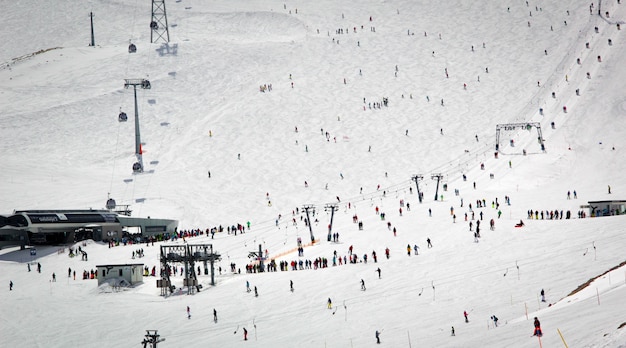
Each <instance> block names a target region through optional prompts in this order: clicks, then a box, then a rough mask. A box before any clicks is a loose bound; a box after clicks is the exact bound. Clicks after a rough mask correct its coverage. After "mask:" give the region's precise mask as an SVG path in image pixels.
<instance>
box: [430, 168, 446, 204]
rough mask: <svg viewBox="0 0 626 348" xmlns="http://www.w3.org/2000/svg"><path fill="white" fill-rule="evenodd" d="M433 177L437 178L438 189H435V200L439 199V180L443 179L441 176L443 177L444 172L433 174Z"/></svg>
mask: <svg viewBox="0 0 626 348" xmlns="http://www.w3.org/2000/svg"><path fill="white" fill-rule="evenodd" d="M430 178H431V179H433V180H434V179H437V189H435V200H437V195H439V182H440V181H441V178H443V174H439V173H438V174H432V175H431V177H430Z"/></svg>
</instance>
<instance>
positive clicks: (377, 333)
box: [376, 330, 380, 344]
mask: <svg viewBox="0 0 626 348" xmlns="http://www.w3.org/2000/svg"><path fill="white" fill-rule="evenodd" d="M376 343H378V344H380V331H378V330H376Z"/></svg>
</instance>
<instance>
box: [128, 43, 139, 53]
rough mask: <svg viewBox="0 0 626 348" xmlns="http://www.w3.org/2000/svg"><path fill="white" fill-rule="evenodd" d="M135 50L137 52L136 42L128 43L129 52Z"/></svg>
mask: <svg viewBox="0 0 626 348" xmlns="http://www.w3.org/2000/svg"><path fill="white" fill-rule="evenodd" d="M135 52H137V46H135V44H133V43H131V44H130V45H128V53H135Z"/></svg>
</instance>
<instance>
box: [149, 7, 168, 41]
mask: <svg viewBox="0 0 626 348" xmlns="http://www.w3.org/2000/svg"><path fill="white" fill-rule="evenodd" d="M159 40H163V41H165V42H166V43H168V42H170V30H169V28H168V26H167V12H165V0H152V21H150V43H155V42H157V41H159Z"/></svg>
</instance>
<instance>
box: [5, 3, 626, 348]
mask: <svg viewBox="0 0 626 348" xmlns="http://www.w3.org/2000/svg"><path fill="white" fill-rule="evenodd" d="M151 5H152V4H151V2H150V1H145V0H144V1H136V0H135V1H133V0H128V1H119V0H107V1H93V0H87V1H77V0H57V1H52V2H51V1H41V0H34V1H0V20H1V21H2V23H3V30H2V31H1V32H0V37H1V38H2V40H1V42H2V49H1V50H0V62H1V63H2V66H1V67H0V105H1V108H0V124H1V127H0V162H1V163H2V170H1V171H0V214H1V215H11V214H12V212H13V211H14V210H25V209H87V208H94V209H96V208H103V207H104V204H105V202H106V200H107V198H108V197H112V198H114V199H115V200H116V201H117V203H118V204H129V205H130V206H131V209H132V210H133V215H134V216H138V217H148V216H151V217H159V218H169V219H177V220H179V230H191V229H200V230H203V231H204V230H206V229H207V228H211V227H215V226H219V225H222V226H224V227H226V226H230V225H233V224H238V223H241V224H244V225H245V224H246V223H247V222H248V221H249V222H250V223H251V227H250V229H249V230H248V231H246V233H245V234H238V235H237V236H234V235H232V234H227V233H226V232H224V233H218V234H216V236H215V239H211V238H210V237H208V236H206V235H201V236H198V237H193V238H187V239H186V242H187V243H212V244H213V247H214V249H215V250H216V251H217V252H218V253H220V254H221V255H222V260H221V261H220V262H219V266H220V267H221V268H222V272H221V274H218V275H217V276H216V285H215V286H211V285H210V278H209V276H205V275H202V276H201V277H200V281H201V283H202V285H203V288H202V291H201V292H199V293H195V294H194V295H186V291H183V292H176V293H175V294H173V295H171V296H167V297H163V296H160V289H158V288H157V287H156V279H157V278H158V277H145V278H144V282H143V283H142V284H140V285H137V286H135V287H132V288H124V289H123V290H121V291H113V289H112V288H110V287H106V286H103V287H98V286H97V280H82V279H79V278H81V277H79V276H77V279H76V280H74V279H73V278H66V275H67V269H68V268H71V269H72V270H76V271H77V273H79V275H80V274H81V273H82V272H83V270H87V271H89V270H92V269H94V270H95V266H96V265H102V264H116V263H120V264H124V263H135V262H140V263H144V264H145V265H146V266H147V267H149V268H152V267H153V266H156V267H157V269H158V268H159V248H158V246H159V245H161V243H155V245H154V246H146V245H145V244H144V245H127V246H118V247H114V248H108V246H107V244H106V243H104V244H103V243H96V242H93V241H88V242H86V244H85V246H82V247H83V248H84V249H85V250H86V251H87V252H88V253H89V261H81V260H79V259H78V258H69V257H68V253H67V247H68V246H65V249H64V250H65V253H58V251H59V250H60V249H61V250H63V246H49V247H38V248H37V255H36V256H31V255H30V252H29V250H28V249H27V250H19V248H7V249H3V250H2V251H0V284H1V285H2V294H3V295H2V297H1V299H0V313H1V314H2V315H1V316H0V318H1V319H0V337H2V341H1V342H2V343H1V344H0V346H3V347H139V346H141V345H142V343H141V342H142V340H143V339H144V338H145V337H144V336H145V334H146V330H158V333H159V334H160V335H161V338H165V341H163V342H161V343H159V344H158V346H159V347H208V346H211V347H217V346H222V347H235V346H252V347H329V348H330V347H370V346H378V344H377V343H376V338H375V332H376V331H379V332H380V340H381V343H380V345H381V346H387V347H520V348H524V347H538V346H539V347H626V334H625V333H624V331H625V330H626V329H624V328H620V327H621V325H623V324H624V323H626V316H625V313H626V305H625V304H624V303H625V298H626V268H625V267H624V266H623V263H624V261H625V259H626V258H625V256H626V254H625V250H626V235H625V234H624V226H626V223H625V222H626V220H624V217H623V216H610V217H601V218H589V211H588V209H587V208H583V207H581V206H584V205H587V202H589V201H603V200H626V180H625V179H624V172H625V170H626V160H625V159H626V157H625V156H624V149H625V148H626V137H625V136H624V134H625V133H624V129H625V128H626V95H625V94H624V88H625V86H626V82H625V81H626V68H625V67H626V65H625V64H624V57H625V56H626V45H625V35H626V28H621V27H623V25H624V21H625V19H626V3H625V4H620V3H619V2H618V1H617V0H611V1H602V2H601V3H598V2H596V1H593V4H592V3H591V2H590V1H589V0H586V1H581V0H562V1H545V0H544V1H535V0H533V1H529V2H525V1H520V0H504V1H495V0H486V1H479V2H471V1H459V0H449V1H426V0H386V1H380V0H378V1H373V0H362V1H357V2H355V1H345V0H333V1H329V0H318V1H301V0H289V1H273V0H250V1H225V0H215V1H198V0H176V1H167V3H166V10H167V20H168V23H169V24H168V28H169V35H170V41H169V43H168V44H167V45H166V44H165V43H164V42H163V40H159V42H155V43H150V34H151V31H150V27H149V23H150V21H151ZM590 5H592V6H593V7H592V8H590ZM90 12H93V14H94V32H95V43H96V45H95V47H90V46H89V42H90V24H89V13H90ZM599 13H600V14H601V15H599ZM607 14H608V15H607ZM618 26H620V28H618ZM596 27H597V30H596ZM129 40H130V42H132V43H134V44H136V46H137V53H134V54H129V53H128V49H127V48H128V45H129ZM609 40H610V44H609ZM587 44H588V46H587ZM598 57H600V58H598ZM577 59H580V61H579V62H578V61H577ZM587 73H589V75H587ZM446 75H447V76H446ZM131 78H145V79H149V80H150V82H151V86H152V88H151V89H146V90H143V89H139V90H138V109H139V118H140V128H141V141H142V150H143V161H144V165H145V173H143V174H137V175H134V174H133V173H132V169H131V167H132V165H133V163H134V162H135V154H134V152H135V135H134V99H133V91H132V89H125V88H124V79H131ZM269 84H271V86H272V88H271V91H269V90H268V91H265V92H261V91H260V86H262V85H269ZM576 91H578V93H577V92H576ZM553 92H554V97H553V95H552V93H553ZM384 98H385V100H388V105H387V106H384V105H381V106H380V107H379V106H378V104H379V103H380V104H382V103H383V99H384ZM564 107H566V109H567V112H564V109H563V108H564ZM540 109H542V113H540V111H539V110H540ZM120 110H122V111H125V112H126V113H127V114H128V116H129V121H128V122H125V123H122V122H118V119H117V115H118V113H119V112H120ZM526 122H533V123H535V122H536V123H539V124H540V125H541V131H542V137H543V140H544V144H545V151H542V149H541V147H540V144H539V143H538V141H537V140H538V133H537V128H536V127H532V128H531V129H530V130H521V129H519V128H517V129H516V130H513V131H507V130H502V131H501V133H500V144H499V146H500V147H499V150H500V151H499V155H498V158H495V156H494V152H495V146H496V126H497V125H504V124H512V123H526ZM552 122H554V127H552ZM511 140H513V141H514V146H511V142H510V141H511ZM524 151H525V152H526V155H524V154H523V153H524ZM481 164H483V165H484V169H481ZM209 171H210V173H211V176H210V178H209V177H208V172H209ZM435 174H441V175H442V180H441V182H440V185H439V188H438V190H437V182H436V180H433V177H434V175H435ZM416 175H421V176H422V180H420V181H419V188H420V190H421V191H422V192H423V193H424V199H423V201H422V202H421V203H420V202H419V200H418V196H417V189H416V185H415V182H414V181H413V180H412V178H413V177H414V176H416ZM463 175H465V176H466V178H467V180H465V181H464V180H463ZM305 182H306V183H307V185H306V186H305ZM443 184H445V185H446V186H447V190H445V191H444V190H443ZM609 186H610V188H611V193H609V192H608V191H609V190H608V188H609ZM455 190H458V195H457V194H455ZM568 191H571V192H574V191H576V193H577V198H576V199H574V198H573V194H572V198H571V199H568V198H567V192H568ZM435 192H437V194H436V193H435ZM436 195H437V196H436ZM435 197H437V199H436V200H435V199H434V198H435ZM505 197H509V198H510V205H509V204H507V203H506V201H505ZM482 199H484V200H485V202H486V207H482V208H479V207H477V205H476V203H477V201H478V200H482ZM496 199H497V201H498V203H499V208H497V209H496V208H494V207H492V202H494V203H495V201H496ZM268 200H269V201H271V204H269V203H270V202H268ZM401 200H403V201H404V203H405V206H404V208H403V211H402V214H400V211H399V209H400V207H401V205H400V201H401ZM461 200H463V204H462V203H461ZM329 203H336V204H337V206H338V210H337V211H336V212H335V215H334V221H333V233H339V242H328V241H327V240H326V234H327V232H328V230H327V225H328V224H329V222H330V212H329V211H328V210H326V209H325V207H326V206H327V204H329ZM470 203H471V204H472V208H473V210H470V207H469V204H470ZM406 204H410V209H409V207H407V206H406ZM304 205H311V206H313V207H314V208H315V216H312V217H311V220H313V221H314V222H313V223H312V229H313V234H314V236H315V239H317V240H318V242H317V243H315V244H314V245H312V246H311V245H307V246H306V247H305V248H304V256H303V257H298V254H297V252H296V251H295V250H296V249H295V248H296V241H297V239H298V238H302V239H303V240H304V241H305V242H308V241H309V240H310V234H309V230H308V227H307V226H305V224H304V221H303V220H302V216H303V214H302V211H301V210H300V209H301V208H302V207H303V206H304ZM296 208H298V210H299V212H298V213H292V212H293V211H295V210H296ZM376 208H378V210H379V212H384V213H385V215H386V217H385V219H384V221H383V220H382V219H381V218H380V215H377V214H376ZM451 208H453V209H454V214H455V215H456V220H455V221H453V217H452V215H451V212H450V209H451ZM531 209H532V210H538V211H544V212H545V211H553V210H558V211H561V210H563V211H564V215H565V213H566V212H567V211H570V212H571V214H572V219H565V218H563V219H558V220H549V219H543V220H542V219H538V220H535V219H529V218H528V216H527V212H528V210H531ZM429 210H430V211H431V212H432V216H429ZM498 210H500V211H501V216H500V217H498ZM580 211H585V212H586V213H587V218H584V219H582V218H578V217H579V215H578V213H579V212H580ZM472 212H473V213H474V214H475V216H474V220H473V221H472ZM480 213H482V214H483V221H482V224H481V238H480V239H479V241H478V242H475V241H474V235H473V232H471V231H470V228H469V222H472V223H473V227H474V228H475V226H476V222H477V220H479V219H480V215H479V214H480ZM465 214H468V220H467V221H466V220H465ZM354 215H357V216H358V220H360V221H362V222H363V226H364V227H363V230H359V229H358V228H357V225H356V224H355V223H353V220H352V219H353V216H354ZM279 216H280V218H279ZM292 219H295V220H296V222H297V226H294V224H293V223H292V221H293V220H292ZM491 219H494V220H495V230H493V231H492V230H490V229H489V228H488V224H489V220H491ZM277 220H278V221H277ZM315 220H317V221H315ZM519 220H524V222H525V226H524V227H522V228H515V227H514V225H515V224H516V223H517V222H519ZM387 223H390V225H389V226H390V227H389V228H388V224H387ZM394 228H395V229H396V235H394V233H393V232H392V229H394ZM427 238H430V240H431V241H432V245H433V246H432V248H428V247H427V244H426V240H427ZM178 243H184V242H183V241H182V240H180V239H179V240H177V241H174V242H172V241H168V242H163V244H164V245H172V244H178ZM259 244H260V245H261V247H262V248H263V250H267V251H268V253H269V256H270V258H271V259H275V260H276V262H280V261H287V262H291V261H292V260H315V259H316V258H318V257H323V258H327V259H328V262H329V267H327V268H323V269H316V270H313V269H306V270H298V271H292V270H289V271H278V272H266V273H257V274H246V272H245V266H246V264H248V263H249V262H250V259H249V258H248V254H249V252H250V251H254V250H257V249H258V245H259ZM79 245H80V244H79ZM407 245H410V246H411V247H412V248H413V246H414V245H418V247H419V255H414V254H413V253H412V254H413V255H411V256H407ZM70 246H71V247H73V246H74V245H70ZM351 246H352V247H353V250H354V252H355V253H356V254H357V256H358V259H359V262H357V263H356V264H348V265H345V264H343V265H337V266H332V259H333V253H334V251H336V252H337V255H338V256H341V257H343V256H347V255H348V250H349V248H350V247H351ZM138 248H143V249H144V252H145V254H146V256H145V257H144V258H141V259H139V260H138V259H134V260H133V259H131V255H132V252H133V251H134V250H136V249H138ZM385 248H389V250H390V253H391V256H390V258H389V259H387V258H385V257H384V251H385ZM374 251H375V252H376V254H377V256H378V262H376V263H374V261H373V259H372V252H374ZM364 254H367V255H368V261H367V263H365V262H363V255H364ZM29 262H30V263H32V265H36V263H37V262H39V263H40V264H41V265H42V268H43V270H42V273H37V272H36V270H35V269H34V268H33V271H32V272H28V271H27V263H29ZM231 263H235V264H236V268H237V269H241V274H238V273H237V272H235V273H233V272H230V264H231ZM620 265H622V266H620ZM377 268H380V270H381V278H380V279H379V278H378V273H377V272H376V269H377ZM609 270H612V271H611V272H609V273H607V272H608V271H609ZM53 272H54V273H55V274H56V276H57V281H56V282H52V281H51V279H52V273H53ZM596 277H598V278H597V279H596V280H594V281H592V282H590V283H589V284H588V286H586V287H584V288H583V289H582V290H581V291H579V292H575V293H574V291H575V290H576V289H577V288H578V287H579V286H580V285H582V284H584V283H586V282H588V281H589V280H590V279H593V278H596ZM361 279H362V280H363V281H364V282H365V285H366V287H367V290H365V291H362V290H360V282H361ZM10 281H12V282H13V284H14V286H13V290H9V282H10ZM246 281H248V282H250V285H251V286H255V287H257V289H258V293H259V296H258V297H255V296H254V295H253V293H248V292H246V286H245V284H246ZM290 281H293V284H294V289H295V291H293V292H291V291H290V288H289V284H290ZM174 283H175V285H176V286H177V288H182V287H183V286H182V278H181V277H180V274H178V275H177V276H176V277H174ZM541 289H544V290H545V293H546V302H545V303H544V302H541V301H540V299H539V293H540V291H541ZM328 298H331V299H332V302H333V308H332V309H328V308H327V305H326V302H327V299H328ZM187 306H189V307H190V310H191V318H190V319H188V318H187V313H186V308H187ZM214 308H215V309H216V310H217V313H218V317H219V320H218V322H217V323H214V322H213V309H214ZM464 311H467V312H468V313H469V323H465V322H464V318H463V312H464ZM493 315H495V316H497V317H498V318H499V321H498V324H499V325H498V327H495V326H494V323H493V321H492V320H491V319H490V318H491V317H492V316H493ZM534 317H538V318H539V319H540V320H541V324H542V329H543V333H544V334H543V337H541V340H539V339H538V338H537V337H532V336H531V335H532V333H533V318H534ZM452 327H454V328H455V333H456V335H455V336H451V328H452ZM243 328H246V329H247V331H248V340H247V341H244V337H243Z"/></svg>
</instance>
